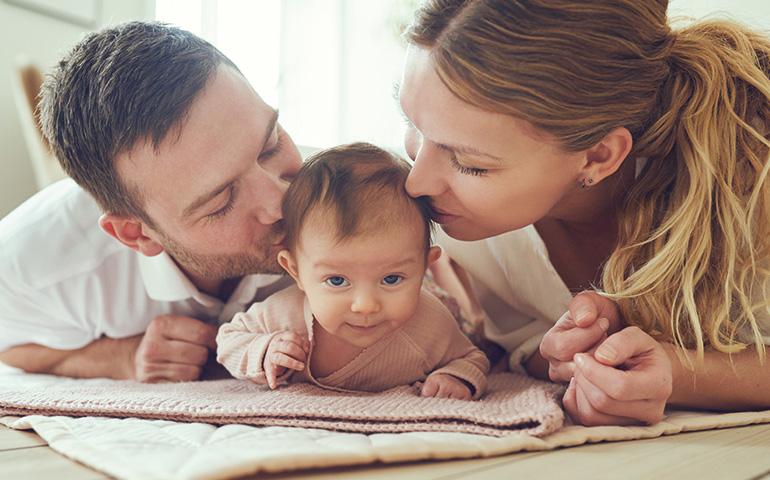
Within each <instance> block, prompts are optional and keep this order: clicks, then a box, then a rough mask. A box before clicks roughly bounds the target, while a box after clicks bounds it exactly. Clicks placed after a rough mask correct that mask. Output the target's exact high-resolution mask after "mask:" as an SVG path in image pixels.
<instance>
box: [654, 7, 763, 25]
mask: <svg viewBox="0 0 770 480" xmlns="http://www.w3.org/2000/svg"><path fill="white" fill-rule="evenodd" d="M645 1H646V0H645ZM668 11H669V18H672V19H673V18H676V17H678V16H685V17H694V18H696V19H701V18H730V19H732V20H738V21H740V22H744V23H747V24H749V25H751V26H753V27H754V28H758V29H761V30H765V31H770V1H768V0H670V1H669V9H668Z"/></svg>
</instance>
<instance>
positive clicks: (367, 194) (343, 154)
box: [282, 143, 433, 252]
mask: <svg viewBox="0 0 770 480" xmlns="http://www.w3.org/2000/svg"><path fill="white" fill-rule="evenodd" d="M410 169H411V167H410V165H409V163H407V162H406V161H405V160H404V159H402V158H400V157H398V156H397V155H394V154H392V153H390V152H387V151H385V150H383V149H381V148H379V147H376V146H374V145H372V144H369V143H351V144H347V145H341V146H338V147H333V148H330V149H327V150H322V151H320V152H318V153H316V154H314V155H312V156H311V157H310V158H308V159H307V161H306V162H305V163H304V164H303V165H302V168H301V169H300V171H299V173H298V174H297V176H296V178H295V179H294V180H293V181H292V183H291V185H290V186H289V189H288V190H287V191H286V195H284V197H283V204H282V210H283V220H284V223H285V228H286V240H285V243H286V246H287V248H288V249H289V250H294V249H295V248H296V247H297V243H298V241H299V235H300V231H301V229H302V227H303V225H304V224H305V222H306V221H307V219H308V218H309V217H310V215H311V214H312V213H313V212H316V211H318V210H317V209H318V208H320V209H323V210H324V211H325V212H330V213H332V216H333V217H334V218H333V219H331V220H330V223H331V222H334V221H335V220H336V223H335V224H333V227H334V228H335V233H336V235H337V238H338V239H339V240H340V241H344V240H345V239H347V238H349V237H351V236H353V235H355V234H360V233H362V232H363V231H368V230H373V229H376V228H381V227H382V226H383V225H388V224H391V223H392V222H400V221H402V220H403V218H404V217H405V216H406V215H409V210H410V209H411V210H412V211H416V212H417V213H418V214H419V215H420V218H421V219H422V221H423V223H424V225H425V249H426V252H427V250H428V248H429V247H430V244H431V233H432V229H433V223H432V222H431V208H430V204H429V201H428V198H427V197H420V198H412V197H411V196H409V194H408V193H407V192H406V189H405V185H406V178H407V177H408V176H409V171H410Z"/></svg>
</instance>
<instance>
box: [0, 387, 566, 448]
mask: <svg viewBox="0 0 770 480" xmlns="http://www.w3.org/2000/svg"><path fill="white" fill-rule="evenodd" d="M488 387H489V388H488V392H487V394H486V395H484V397H483V398H482V399H481V400H478V401H462V400H450V399H437V398H422V397H420V396H419V395H418V393H417V392H418V390H417V388H416V387H410V386H404V387H397V388H393V389H391V390H388V391H385V392H382V393H376V394H372V393H339V392H333V391H329V390H323V389H321V388H319V387H316V386H314V385H310V384H293V385H290V386H287V387H282V388H281V389H279V390H277V391H270V390H268V389H267V388H266V387H264V386H259V385H255V384H252V383H250V382H245V381H239V380H232V379H231V380H214V381H204V382H189V383H174V384H142V383H136V382H129V381H113V380H104V379H98V380H71V381H66V382H62V383H54V384H52V385H46V386H44V387H37V388H27V389H21V388H18V387H17V388H8V387H3V386H2V385H0V414H5V415H66V416H76V417H78V416H108V417H135V418H151V419H162V420H174V421H183V422H204V423H213V424H230V423H239V424H246V425H258V426H290V427H308V428H323V429H328V430H339V431H347V432H359V433H398V432H415V431H423V432H425V431H429V432H458V433H474V434H480V435H490V436H496V437H500V436H505V435H510V434H516V433H525V434H529V435H535V436H543V435H547V434H549V433H552V432H554V431H555V430H558V429H559V428H560V427H561V426H562V424H563V422H564V414H563V412H562V409H561V408H560V405H559V393H560V388H559V387H557V386H554V385H552V384H548V383H544V382H540V381H537V380H533V379H531V378H528V377H525V376H523V375H518V374H512V373H500V374H494V375H491V376H490V377H489V385H488Z"/></svg>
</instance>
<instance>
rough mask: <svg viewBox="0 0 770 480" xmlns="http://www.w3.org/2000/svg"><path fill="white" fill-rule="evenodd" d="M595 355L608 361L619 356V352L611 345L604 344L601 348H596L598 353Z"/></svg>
mask: <svg viewBox="0 0 770 480" xmlns="http://www.w3.org/2000/svg"><path fill="white" fill-rule="evenodd" d="M594 355H595V356H596V357H597V358H602V359H604V360H606V361H608V362H612V361H614V360H615V358H616V357H617V356H618V352H616V351H615V349H614V348H612V347H611V346H609V345H607V344H602V345H601V346H600V347H599V348H597V349H596V353H595V354H594Z"/></svg>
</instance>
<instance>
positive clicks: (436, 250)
mask: <svg viewBox="0 0 770 480" xmlns="http://www.w3.org/2000/svg"><path fill="white" fill-rule="evenodd" d="M442 252H443V250H442V248H441V247H439V246H438V245H433V246H432V247H430V248H429V249H428V262H427V263H426V265H425V266H426V267H429V266H430V265H431V264H432V263H433V262H435V261H436V260H438V259H439V257H440V256H441V253H442Z"/></svg>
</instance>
